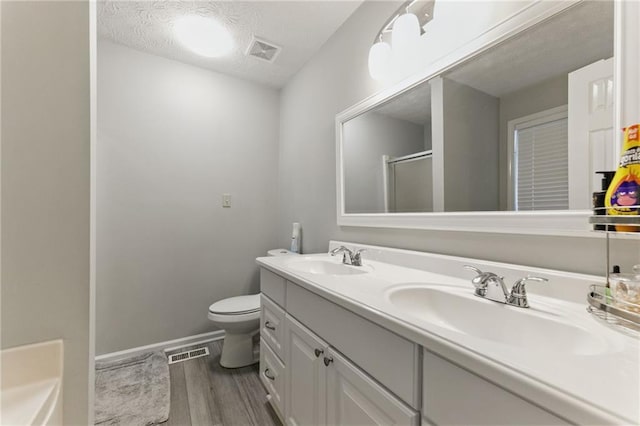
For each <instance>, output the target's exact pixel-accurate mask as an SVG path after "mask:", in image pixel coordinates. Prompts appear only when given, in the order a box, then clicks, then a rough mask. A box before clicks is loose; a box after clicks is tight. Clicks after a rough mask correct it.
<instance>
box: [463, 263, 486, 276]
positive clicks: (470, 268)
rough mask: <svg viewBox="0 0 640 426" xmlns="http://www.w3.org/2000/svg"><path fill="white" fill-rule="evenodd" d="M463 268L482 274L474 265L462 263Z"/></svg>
mask: <svg viewBox="0 0 640 426" xmlns="http://www.w3.org/2000/svg"><path fill="white" fill-rule="evenodd" d="M463 268H464V269H468V270H470V271H473V272H475V273H476V274H478V275H482V274H484V272H482V271H481V270H480V269H478V268H476V267H475V266H471V265H464V266H463Z"/></svg>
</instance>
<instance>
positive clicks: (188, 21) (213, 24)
mask: <svg viewBox="0 0 640 426" xmlns="http://www.w3.org/2000/svg"><path fill="white" fill-rule="evenodd" d="M173 30H174V33H175V35H176V37H177V38H178V40H179V41H180V43H182V44H183V45H184V46H185V47H186V48H187V49H189V50H191V51H193V52H195V53H197V54H198V55H200V56H204V57H207V58H217V57H219V56H223V55H226V54H227V53H229V52H231V50H232V49H233V46H234V42H233V39H232V38H231V34H230V33H229V31H228V30H227V29H226V28H225V27H224V25H222V24H220V23H219V22H218V21H216V20H214V19H211V18H205V17H203V16H197V15H190V16H183V17H181V18H178V19H176V20H175V21H174V22H173Z"/></svg>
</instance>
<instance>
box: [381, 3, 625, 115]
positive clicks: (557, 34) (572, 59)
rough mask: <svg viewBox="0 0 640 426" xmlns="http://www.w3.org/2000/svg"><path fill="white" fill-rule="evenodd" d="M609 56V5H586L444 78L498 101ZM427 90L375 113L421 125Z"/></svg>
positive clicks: (427, 112) (420, 89)
mask: <svg viewBox="0 0 640 426" xmlns="http://www.w3.org/2000/svg"><path fill="white" fill-rule="evenodd" d="M611 56H613V2H606V1H586V2H583V3H579V4H578V5H576V6H574V7H571V8H570V9H568V10H567V11H565V12H563V13H561V14H559V15H557V16H554V17H552V18H550V19H549V20H547V21H545V22H543V23H541V24H539V25H536V26H535V27H533V28H531V29H529V30H527V31H525V32H523V33H522V34H520V35H518V36H516V37H513V38H511V39H509V40H507V41H505V42H503V43H501V44H500V45H498V46H496V47H494V48H492V49H490V50H488V51H486V52H484V53H481V54H479V55H477V56H475V57H473V58H472V59H470V60H469V61H467V62H465V63H463V64H461V65H459V66H457V67H455V68H454V69H452V70H451V71H449V72H448V73H446V77H447V78H449V79H452V80H455V81H457V82H459V83H462V84H466V85H468V86H471V87H474V88H476V89H477V90H480V91H482V92H485V93H488V94H490V95H493V96H495V97H502V96H504V95H506V94H509V93H513V92H515V91H517V90H520V89H523V88H525V87H528V86H531V85H534V84H537V83H540V82H542V81H545V80H548V79H550V78H553V77H557V76H559V75H566V74H567V73H569V72H571V71H575V70H576V69H578V68H581V67H583V66H585V65H588V64H590V63H593V62H595V61H597V60H599V59H606V58H610V57H611ZM430 92H431V87H430V85H429V83H428V82H424V83H422V84H420V85H419V86H417V87H415V88H413V89H411V90H410V91H408V92H406V93H404V94H402V95H400V96H398V97H396V98H394V99H392V100H391V101H390V102H387V103H386V104H383V105H381V106H379V107H377V108H376V109H375V110H376V112H378V113H381V114H384V115H388V116H391V117H394V118H398V119H403V120H407V121H410V122H413V123H417V124H423V123H425V122H427V121H428V120H430V116H431V103H430V96H431V95H430Z"/></svg>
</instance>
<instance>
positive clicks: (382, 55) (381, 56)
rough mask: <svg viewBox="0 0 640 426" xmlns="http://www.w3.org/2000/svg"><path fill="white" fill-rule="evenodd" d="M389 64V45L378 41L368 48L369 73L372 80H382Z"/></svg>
mask: <svg viewBox="0 0 640 426" xmlns="http://www.w3.org/2000/svg"><path fill="white" fill-rule="evenodd" d="M390 66H391V46H390V45H389V43H385V42H383V41H379V42H378V43H375V44H374V45H373V46H371V49H369V74H370V75H371V78H373V79H374V80H382V79H384V78H385V77H386V76H387V74H388V73H389V68H390Z"/></svg>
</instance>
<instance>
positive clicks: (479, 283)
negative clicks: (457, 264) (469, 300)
mask: <svg viewBox="0 0 640 426" xmlns="http://www.w3.org/2000/svg"><path fill="white" fill-rule="evenodd" d="M463 268H464V269H468V270H470V271H473V272H475V273H476V274H477V275H476V276H475V277H474V278H472V279H471V284H473V286H474V287H475V288H476V295H477V296H482V297H484V295H485V292H486V290H487V279H488V276H487V274H491V272H482V271H481V270H480V269H478V268H476V267H475V266H471V265H464V266H463Z"/></svg>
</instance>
